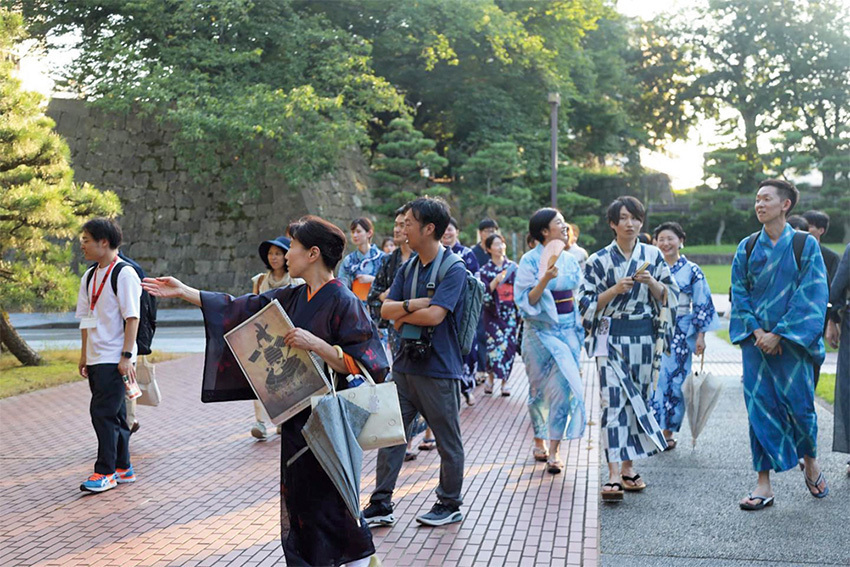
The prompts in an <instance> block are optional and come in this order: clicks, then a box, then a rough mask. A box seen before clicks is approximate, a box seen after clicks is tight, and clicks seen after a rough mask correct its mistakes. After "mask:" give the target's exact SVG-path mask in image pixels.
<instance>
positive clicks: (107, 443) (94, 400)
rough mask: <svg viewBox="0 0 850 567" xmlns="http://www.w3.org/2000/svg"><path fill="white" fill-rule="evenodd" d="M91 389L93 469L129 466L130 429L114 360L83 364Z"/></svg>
mask: <svg viewBox="0 0 850 567" xmlns="http://www.w3.org/2000/svg"><path fill="white" fill-rule="evenodd" d="M86 369H87V370H88V375H89V388H90V389H91V405H90V406H89V413H90V414H91V423H92V425H93V426H94V432H95V435H97V461H96V462H95V464H94V472H96V473H100V474H112V473H114V472H115V469H116V467H117V468H119V469H126V468H129V467H130V429H129V428H128V427H127V407H126V405H125V402H124V396H125V392H126V390H125V388H124V381H123V380H122V379H121V373H120V372H118V365H117V364H95V365H93V366H86Z"/></svg>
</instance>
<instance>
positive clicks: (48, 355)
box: [0, 349, 186, 398]
mask: <svg viewBox="0 0 850 567" xmlns="http://www.w3.org/2000/svg"><path fill="white" fill-rule="evenodd" d="M39 354H40V355H41V356H43V357H44V359H45V360H46V361H47V364H46V365H45V366H22V365H21V363H20V362H18V360H17V359H16V358H15V357H14V356H12V355H11V354H4V355H3V356H0V398H8V397H10V396H17V395H18V394H23V393H26V392H32V391H35V390H41V389H42V388H50V387H52V386H58V385H60V384H65V383H67V382H76V381H77V380H83V377H82V376H80V375H79V373H78V372H77V363H78V362H79V361H80V350H79V349H66V350H45V351H41V352H40V353H39ZM182 356H186V355H185V354H179V353H172V352H160V351H154V352H153V354H151V355H149V356H148V360H149V361H151V362H162V361H165V360H172V359H175V358H180V357H182Z"/></svg>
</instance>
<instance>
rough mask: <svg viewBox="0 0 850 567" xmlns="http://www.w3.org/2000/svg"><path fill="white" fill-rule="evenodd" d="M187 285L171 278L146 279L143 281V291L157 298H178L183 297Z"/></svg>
mask: <svg viewBox="0 0 850 567" xmlns="http://www.w3.org/2000/svg"><path fill="white" fill-rule="evenodd" d="M185 288H186V285H185V284H184V283H183V282H181V281H180V280H178V279H177V278H172V277H171V276H163V277H160V278H145V279H143V280H142V289H144V290H145V291H146V292H148V293H149V294H151V295H153V296H155V297H177V298H180V297H182V296H183V290H184V289H185Z"/></svg>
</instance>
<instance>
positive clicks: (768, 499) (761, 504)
mask: <svg viewBox="0 0 850 567" xmlns="http://www.w3.org/2000/svg"><path fill="white" fill-rule="evenodd" d="M747 498H748V499H749V500H758V502H757V503H755V504H750V503H749V502H741V503H740V504H739V506H740V507H741V510H748V511H749V510H763V509H765V508H767V507H768V506H773V496H753V493H752V492H750V493H749V494H748V495H747Z"/></svg>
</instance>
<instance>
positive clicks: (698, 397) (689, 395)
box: [682, 356, 723, 447]
mask: <svg viewBox="0 0 850 567" xmlns="http://www.w3.org/2000/svg"><path fill="white" fill-rule="evenodd" d="M704 364H705V357H704V356H703V357H700V364H699V372H691V373H690V374H688V377H687V378H685V383H684V384H682V395H683V396H684V397H685V408H686V411H687V414H688V424H689V425H690V426H691V437H693V446H694V447H696V444H697V437H699V434H700V433H701V432H702V430H703V428H704V427H705V423H706V422H707V421H708V416H709V415H711V412H712V410H713V409H714V406H716V405H717V401H718V400H719V399H720V392H721V390H722V389H723V380H721V379H720V377H719V376H715V375H714V374H712V373H711V372H704V371H703V366H704Z"/></svg>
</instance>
